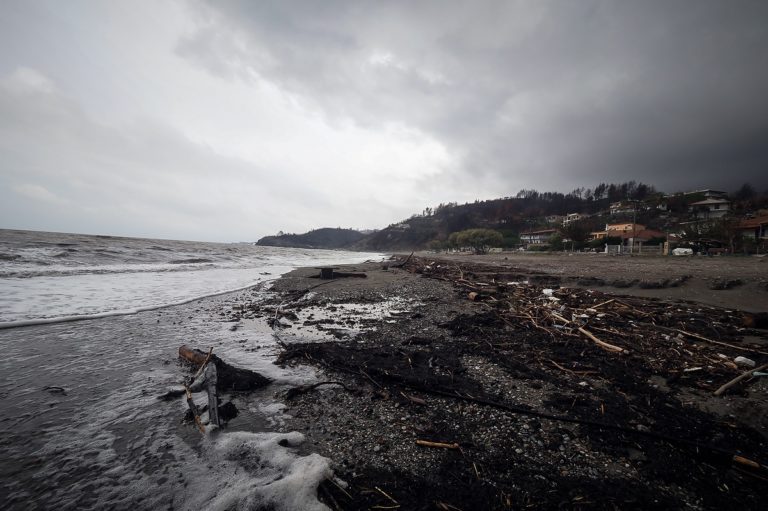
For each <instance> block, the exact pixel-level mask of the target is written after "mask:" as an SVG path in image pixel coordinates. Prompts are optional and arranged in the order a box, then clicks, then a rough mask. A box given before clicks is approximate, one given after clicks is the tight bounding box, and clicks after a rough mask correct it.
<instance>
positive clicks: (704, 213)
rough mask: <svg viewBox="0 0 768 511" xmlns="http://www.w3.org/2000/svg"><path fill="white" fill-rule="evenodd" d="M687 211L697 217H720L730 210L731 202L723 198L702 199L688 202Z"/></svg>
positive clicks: (706, 218)
mask: <svg viewBox="0 0 768 511" xmlns="http://www.w3.org/2000/svg"><path fill="white" fill-rule="evenodd" d="M688 211H690V212H691V213H693V215H694V216H695V217H696V218H699V219H705V220H708V219H715V218H722V217H724V216H725V215H727V214H728V213H729V212H730V211H731V203H730V201H727V200H725V199H715V198H711V199H704V200H700V201H698V202H694V203H692V204H690V205H689V206H688Z"/></svg>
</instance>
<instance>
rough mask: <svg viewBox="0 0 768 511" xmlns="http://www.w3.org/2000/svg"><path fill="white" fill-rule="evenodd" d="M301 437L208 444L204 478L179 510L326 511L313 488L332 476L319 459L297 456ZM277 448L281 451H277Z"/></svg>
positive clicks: (232, 437) (255, 436) (253, 436)
mask: <svg viewBox="0 0 768 511" xmlns="http://www.w3.org/2000/svg"><path fill="white" fill-rule="evenodd" d="M303 442H304V435H302V434H301V433H298V432H295V431H294V432H291V433H246V432H234V433H223V434H221V435H219V436H217V437H215V438H213V439H212V440H211V443H210V445H209V448H208V449H207V454H208V456H209V458H208V460H206V461H207V462H208V463H214V468H213V470H211V471H210V472H209V478H208V479H206V480H204V481H199V484H196V485H195V486H194V488H191V489H190V491H189V495H187V497H186V499H185V502H184V506H183V507H184V508H185V509H211V510H221V511H227V510H232V509H237V510H244V511H245V510H257V509H271V508H274V509H276V510H285V511H292V510H297V509H301V510H305V511H327V510H328V507H327V506H325V505H324V504H322V503H321V502H320V501H318V500H317V487H318V485H319V484H320V483H321V482H322V481H323V480H325V479H328V478H330V477H332V476H333V471H332V470H331V468H330V461H329V460H328V459H327V458H324V457H322V456H320V455H319V454H310V455H308V456H300V455H299V454H297V453H296V452H295V451H294V449H293V448H294V447H296V446H298V445H300V444H301V443H303ZM281 443H282V444H283V445H281Z"/></svg>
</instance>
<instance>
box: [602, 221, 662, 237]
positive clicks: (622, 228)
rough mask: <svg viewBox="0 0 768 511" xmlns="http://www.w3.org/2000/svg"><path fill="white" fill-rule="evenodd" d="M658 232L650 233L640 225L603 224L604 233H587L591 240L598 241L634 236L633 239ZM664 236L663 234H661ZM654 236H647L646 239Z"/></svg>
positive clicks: (650, 231)
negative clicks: (641, 234) (643, 234)
mask: <svg viewBox="0 0 768 511" xmlns="http://www.w3.org/2000/svg"><path fill="white" fill-rule="evenodd" d="M659 232H660V231H652V230H649V229H647V228H646V227H645V226H644V225H642V224H633V223H628V224H605V230H604V231H597V232H591V233H589V236H590V238H589V239H591V240H599V239H603V238H622V239H631V238H632V237H633V235H634V237H635V238H640V233H646V234H647V233H654V234H655V233H659ZM661 236H664V233H663V232H662V233H661ZM652 237H654V236H649V237H648V239H650V238H652Z"/></svg>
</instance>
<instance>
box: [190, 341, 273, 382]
mask: <svg viewBox="0 0 768 511" xmlns="http://www.w3.org/2000/svg"><path fill="white" fill-rule="evenodd" d="M179 357H180V358H182V359H184V360H185V361H187V362H189V363H191V364H193V365H195V366H200V365H202V364H204V363H205V361H206V359H207V358H208V354H207V353H205V352H204V351H200V350H197V349H193V348H190V347H188V346H187V345H186V344H185V345H182V346H181V347H180V348H179ZM210 362H213V364H214V365H215V366H216V373H217V387H218V389H219V390H224V391H227V390H240V391H245V390H255V389H259V388H261V387H265V386H266V385H268V384H269V383H271V382H272V380H271V379H269V378H267V377H265V376H262V375H260V374H259V373H255V372H253V371H249V370H248V369H241V368H239V367H234V366H232V365H230V364H227V363H226V362H224V361H223V360H221V359H220V358H219V357H218V356H216V355H213V354H211V355H210Z"/></svg>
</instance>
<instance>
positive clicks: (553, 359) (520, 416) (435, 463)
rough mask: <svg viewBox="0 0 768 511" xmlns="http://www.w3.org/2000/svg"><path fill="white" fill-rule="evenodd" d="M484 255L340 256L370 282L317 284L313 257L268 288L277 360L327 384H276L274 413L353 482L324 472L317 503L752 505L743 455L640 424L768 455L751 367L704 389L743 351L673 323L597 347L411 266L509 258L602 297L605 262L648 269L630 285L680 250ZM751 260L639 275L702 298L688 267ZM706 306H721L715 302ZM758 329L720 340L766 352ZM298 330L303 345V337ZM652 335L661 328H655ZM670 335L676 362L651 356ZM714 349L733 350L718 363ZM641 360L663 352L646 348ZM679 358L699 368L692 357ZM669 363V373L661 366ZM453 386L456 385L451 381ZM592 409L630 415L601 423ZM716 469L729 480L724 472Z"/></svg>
mask: <svg viewBox="0 0 768 511" xmlns="http://www.w3.org/2000/svg"><path fill="white" fill-rule="evenodd" d="M485 257H486V256H481V257H477V258H471V260H470V261H467V260H459V259H458V258H442V257H439V256H435V255H433V254H428V259H429V260H428V261H426V260H423V259H418V260H416V261H418V262H417V264H416V265H417V266H420V267H418V268H417V267H411V268H410V270H411V271H408V270H407V269H397V268H393V267H391V266H390V268H389V269H388V270H383V269H382V264H380V263H369V264H358V265H347V266H345V267H344V268H343V271H346V272H349V271H364V272H365V273H366V274H367V275H368V278H366V279H353V278H347V279H336V280H329V281H320V280H316V279H311V278H310V277H312V276H314V275H316V273H317V270H315V269H310V268H303V269H299V270H295V271H293V272H290V273H288V274H286V275H285V276H283V277H282V278H281V279H279V280H278V281H276V282H275V284H274V285H273V287H272V289H271V292H272V293H273V298H272V299H271V305H272V306H277V305H279V304H282V310H283V313H284V314H283V313H279V314H277V315H276V317H277V319H278V321H279V323H280V324H282V325H283V326H284V328H281V329H280V332H281V334H280V335H281V336H283V334H282V332H290V334H289V335H287V338H286V339H285V345H284V349H283V352H282V354H281V355H280V356H279V362H281V363H283V364H285V365H309V366H311V367H315V368H317V369H321V370H322V371H324V372H325V375H326V376H325V377H321V378H322V379H323V380H324V381H328V382H329V383H328V384H326V385H322V386H319V387H316V388H312V389H309V390H305V391H303V392H302V393H299V395H297V396H295V397H293V398H292V399H290V400H288V399H286V400H285V403H286V406H287V409H286V413H287V414H288V415H289V416H290V417H289V418H288V419H287V421H286V423H285V426H284V427H285V430H286V431H291V430H296V431H299V432H301V433H303V434H305V435H306V436H307V442H308V444H309V445H308V446H307V448H308V449H311V450H313V451H315V452H318V453H319V454H321V455H323V456H326V457H328V458H330V459H331V460H332V461H333V463H332V468H333V469H334V471H335V473H336V475H337V476H338V477H339V478H340V479H342V480H343V481H345V482H346V483H347V484H348V486H347V487H346V489H345V490H341V489H339V488H338V487H337V486H336V485H334V484H331V483H324V484H323V485H321V487H320V491H319V497H320V499H321V500H322V501H323V502H324V503H325V504H326V505H328V506H329V507H330V508H331V509H358V508H368V507H371V506H377V505H378V506H387V505H388V506H395V505H397V506H400V507H401V508H402V509H412V508H426V509H429V508H433V509H434V508H437V509H471V508H473V507H475V508H477V507H478V506H479V507H480V508H489V509H507V508H510V507H514V508H518V507H525V506H534V507H539V508H554V507H559V506H561V505H566V506H567V507H573V508H597V509H603V508H613V507H614V506H619V507H641V508H667V509H668V508H683V507H691V506H693V507H700V508H705V509H716V508H718V507H720V508H721V507H722V506H723V505H726V503H727V504H728V505H734V503H736V502H738V505H740V506H741V507H743V508H745V509H757V508H759V507H760V499H759V495H760V491H758V488H761V486H760V485H761V484H763V485H764V483H762V482H755V480H754V478H750V477H748V476H744V475H742V474H741V473H740V472H739V471H738V467H736V468H734V467H732V466H730V465H727V464H726V466H722V465H720V464H715V465H711V464H710V463H704V465H702V461H701V460H700V459H699V458H697V457H696V456H692V455H691V453H690V452H688V450H686V448H685V446H682V445H677V446H671V445H669V444H668V443H664V442H660V441H658V439H657V440H656V441H654V440H653V439H649V436H652V435H653V434H660V435H666V436H668V437H679V438H680V439H686V438H687V439H689V440H691V441H693V442H700V443H702V448H703V449H704V448H705V447H713V448H715V450H714V451H713V452H715V451H717V450H718V449H720V450H721V451H726V452H729V453H730V452H734V453H740V455H743V456H745V457H748V458H749V457H750V456H751V457H752V458H757V459H760V460H762V461H763V462H764V461H765V460H766V459H768V447H767V446H766V431H768V413H766V412H765V410H764V404H761V403H764V400H765V396H766V395H768V385H766V382H765V380H766V379H765V378H758V379H757V381H756V382H753V383H752V384H751V385H750V386H748V387H745V388H742V389H739V391H738V393H736V394H730V395H726V396H725V397H721V398H713V397H712V395H711V391H712V388H713V386H714V387H716V386H718V385H719V384H721V383H724V382H725V381H727V380H729V379H730V378H731V376H735V375H736V374H738V373H739V372H740V371H742V370H743V369H742V368H736V367H735V366H733V367H731V366H730V365H727V364H726V363H725V362H730V361H731V360H732V359H733V358H734V357H735V356H736V355H741V354H743V353H742V352H740V351H737V350H733V349H730V348H725V347H723V346H715V347H713V346H710V345H707V343H703V342H689V341H690V339H683V340H681V339H677V338H672V341H673V342H674V345H673V346H672V347H667V346H656V345H654V344H648V346H647V347H646V349H647V350H650V351H647V352H645V354H643V353H644V352H643V351H642V350H641V349H640V348H632V349H631V350H630V352H629V353H630V354H629V355H616V354H611V353H605V352H604V351H602V350H600V349H599V348H596V347H595V346H594V345H591V344H588V343H585V342H586V341H585V340H583V339H568V338H564V341H563V342H561V341H560V340H554V341H551V340H549V339H548V336H547V335H539V334H540V333H541V332H537V331H536V330H535V329H531V328H528V327H526V326H525V325H522V324H513V325H512V326H510V325H505V324H503V323H500V322H499V321H497V320H496V319H495V318H494V316H493V314H491V312H492V310H491V309H489V306H488V304H487V303H484V302H482V301H480V302H476V301H471V300H468V299H467V293H466V289H464V288H461V287H460V286H459V287H457V286H456V283H455V282H451V281H450V279H446V278H445V277H440V276H439V275H437V276H438V277H439V278H435V276H436V275H432V276H431V278H427V277H425V276H423V275H418V274H416V273H412V272H413V271H420V272H421V273H422V274H423V273H424V271H425V270H424V268H425V267H426V266H429V264H428V263H429V262H432V264H433V265H434V266H437V267H440V266H442V267H444V268H445V267H454V266H460V267H462V268H464V271H466V272H474V273H475V274H477V273H478V272H479V273H483V272H485V273H486V274H488V273H493V272H496V273H504V279H507V277H511V276H513V274H514V275H521V276H527V277H528V278H527V279H526V280H529V279H530V280H529V284H528V285H527V286H526V287H527V288H531V289H535V290H536V292H537V293H538V292H540V291H541V290H542V289H544V288H545V287H546V286H551V287H553V288H555V289H556V290H557V288H558V287H559V286H560V285H562V286H566V285H567V284H569V283H570V282H574V283H575V284H576V285H575V286H573V287H570V288H566V287H564V288H563V289H561V290H560V291H557V292H558V293H561V294H560V295H558V296H562V299H563V300H566V299H574V300H575V299H576V298H573V297H571V295H573V296H574V297H578V298H579V299H584V297H585V296H588V297H590V299H592V297H594V299H595V300H597V299H598V297H599V298H601V299H602V298H605V300H611V297H612V296H614V295H613V294H611V295H604V294H603V293H602V291H604V290H606V289H607V286H600V287H593V288H592V289H589V288H588V286H583V285H578V283H577V282H578V280H579V279H583V278H585V277H587V276H589V273H590V272H592V271H596V270H597V269H601V270H602V271H603V272H604V274H606V275H611V272H617V271H619V270H621V272H620V273H621V275H622V278H627V279H630V278H633V279H634V278H635V277H634V275H637V276H642V277H644V278H642V279H640V278H637V280H638V282H640V281H643V280H645V281H650V280H651V279H658V280H659V281H661V280H663V279H671V278H673V277H676V276H679V275H678V274H677V273H676V271H675V270H679V269H680V268H681V267H682V268H686V266H685V265H680V264H678V263H677V262H674V263H672V264H670V265H667V267H665V268H657V269H656V270H655V271H648V268H649V267H651V266H653V264H654V263H655V264H656V265H658V261H655V262H651V264H649V263H648V262H636V261H633V262H632V266H633V267H634V268H635V269H634V270H633V271H634V272H635V273H632V272H628V271H627V266H628V265H626V264H625V263H624V262H620V263H613V262H611V261H608V263H609V264H607V265H606V264H605V262H604V261H600V264H599V265H597V266H600V267H601V268H595V267H590V266H589V265H586V266H585V265H582V264H580V263H579V264H578V265H576V266H577V268H576V269H577V270H578V271H573V272H571V273H572V274H571V275H568V273H569V272H568V270H569V269H568V268H567V267H565V268H564V267H563V265H562V260H561V259H560V258H555V259H538V258H537V259H536V260H535V261H533V263H531V262H530V261H527V260H520V259H517V258H516V257H509V259H507V260H504V259H501V258H498V259H494V258H489V259H487V260H483V259H485ZM502 257H503V256H502ZM566 257H567V256H566ZM570 259H571V260H573V258H570ZM634 259H639V258H634ZM441 261H442V262H441ZM566 261H567V259H566ZM726 262H728V261H726ZM488 263H490V264H488ZM617 264H619V266H617ZM760 264H762V263H760V262H757V263H755V264H754V267H744V268H738V267H737V268H735V269H733V268H731V269H730V270H728V271H725V272H714V274H712V275H707V273H706V272H707V271H711V270H710V269H708V268H706V267H703V266H706V265H697V266H696V267H695V268H693V270H694V271H692V272H690V273H691V274H692V275H691V277H689V278H687V279H684V280H683V282H681V283H680V285H678V286H677V287H675V288H663V287H660V288H655V289H654V288H649V289H641V288H639V287H636V288H635V289H632V290H633V291H642V292H647V293H649V294H652V293H657V294H663V293H666V292H668V291H669V289H674V290H681V291H685V292H686V293H683V294H684V295H687V297H688V299H689V300H690V299H691V295H693V298H697V297H698V298H701V296H698V295H696V293H690V291H691V289H692V287H693V286H694V285H697V281H699V283H707V282H709V281H710V280H713V279H716V278H730V277H732V276H733V275H734V274H736V275H737V278H738V277H741V278H745V277H746V276H747V275H749V272H750V271H757V270H759V269H760V268H762V266H759V265H760ZM713 267H717V268H719V267H718V266H717V265H714V266H713ZM573 268H574V267H572V268H571V269H573ZM687 268H688V269H689V270H690V269H691V265H688V267H687ZM670 269H671V270H672V271H671V270H670ZM739 272H741V273H739ZM476 276H477V275H476ZM486 277H487V275H486ZM531 277H533V278H531ZM553 277H558V279H553ZM441 279H442V280H441ZM547 279H552V280H547ZM475 280H477V279H475ZM318 284H319V285H318ZM753 284H754V286H753ZM761 285H762V282H760V281H757V282H746V283H745V284H742V286H739V287H737V289H735V290H733V289H732V290H727V291H713V290H709V289H707V291H712V292H718V293H727V294H724V295H723V296H726V297H729V296H735V295H736V293H739V292H743V291H744V290H745V289H749V290H750V291H749V292H750V293H757V294H758V296H759V293H762V292H763V291H761V289H762V288H761V287H760V286H761ZM310 287H312V289H311V291H310V294H309V295H306V294H305V291H306V290H308V289H309V288H310ZM601 287H602V288H604V289H600V288H601ZM699 287H700V286H699ZM705 287H707V288H708V286H705ZM753 287H754V289H753ZM732 291H735V293H732ZM619 292H620V293H622V295H630V294H636V293H632V292H630V293H627V292H626V290H625V289H619ZM702 293H703V291H702ZM297 298H300V299H299V300H297ZM657 298H658V296H657ZM661 298H663V296H662V297H661ZM703 298H704V301H706V299H707V297H706V296H704V297H703ZM393 299H397V300H400V302H399V309H397V310H389V312H385V313H384V314H383V315H381V316H380V317H379V318H368V319H366V318H365V317H364V315H362V316H361V315H360V314H359V311H358V310H357V309H356V308H355V306H362V305H369V306H370V307H371V308H373V309H375V308H376V307H380V308H381V307H384V306H383V305H381V304H386V303H389V301H391V300H393ZM753 299H754V296H753ZM605 300H603V301H605ZM628 300H630V299H629V298H626V299H624V301H625V302H626V301H628ZM631 300H633V301H632V302H631V304H632V306H633V307H636V308H637V310H641V309H642V307H644V306H645V304H646V303H650V304H652V305H653V306H654V307H659V306H660V305H659V304H662V306H664V304H666V302H664V301H663V300H662V301H659V299H650V300H649V299H646V298H632V299H631ZM737 302H738V300H736V301H734V300H730V302H729V303H730V304H731V305H730V307H731V308H737V307H733V304H734V303H737ZM269 303H270V299H268V300H267V304H266V305H267V306H269ZM701 303H702V301H701V300H700V301H698V302H680V303H678V302H675V304H676V307H677V308H679V309H681V310H682V309H683V308H685V307H688V308H689V309H690V310H691V311H695V310H699V309H701V310H704V311H705V312H702V314H704V315H706V314H708V313H707V312H706V311H709V310H710V308H707V307H703V306H701V305H700V304H701ZM752 303H753V305H755V304H756V303H757V304H759V303H760V302H754V301H753V302H752ZM762 303H765V302H762ZM349 304H353V305H355V306H351V305H349ZM384 308H386V307H384ZM737 309H738V308H737ZM757 309H759V306H757ZM711 310H712V311H716V312H717V313H718V314H722V318H723V321H729V319H728V317H729V316H728V314H726V313H725V312H724V311H721V310H719V309H711ZM718 311H719V312H718ZM755 311H756V312H763V311H760V310H755ZM710 314H715V313H714V312H712V313H710ZM714 317H715V316H713V318H714ZM753 333H754V332H753ZM756 333H758V334H761V333H762V337H760V336H754V335H753V336H751V337H748V338H746V339H742V340H731V339H726V340H728V341H731V342H734V343H740V342H747V341H750V342H753V341H754V342H759V343H764V344H756V345H748V346H763V349H765V348H764V347H765V346H766V345H768V337H766V335H765V331H756ZM618 334H620V335H617V336H614V337H615V338H616V339H619V340H620V341H621V342H622V345H624V346H630V347H631V344H632V342H635V341H633V340H632V335H634V334H626V333H621V332H618ZM600 335H601V336H606V335H607V334H604V333H601V334H600ZM621 335H624V336H627V335H629V337H626V338H622V337H621ZM577 337H578V336H577ZM307 338H308V339H311V341H312V342H310V343H302V342H301V341H302V340H303V339H307ZM654 342H658V343H661V342H665V341H664V340H663V337H660V338H659V340H658V341H656V340H655V339H654ZM643 343H646V341H643ZM667 344H668V342H667ZM669 349H672V350H673V351H674V352H678V353H680V360H679V361H675V360H663V357H662V355H664V354H667V355H666V356H667V357H668V356H669V355H668V354H671V353H672V352H669V351H668V350H669ZM754 349H758V348H754ZM691 350H692V351H691ZM635 352H636V353H635ZM686 352H691V353H692V355H691V356H688V355H687V354H686ZM721 352H722V353H721ZM719 355H723V356H724V357H726V358H727V361H726V360H725V359H720V361H721V362H722V363H718V362H717V361H718V359H719ZM644 357H645V358H648V357H662V359H660V360H659V361H654V362H653V363H650V362H648V361H647V360H645V359H644ZM752 358H756V359H758V360H757V363H758V364H760V363H764V362H765V361H766V359H768V357H766V356H763V355H760V354H752ZM689 361H690V363H691V364H692V363H694V362H696V363H699V362H701V361H703V362H704V363H705V364H710V365H705V366H703V367H700V368H696V367H693V366H690V367H688V364H689ZM730 363H732V362H730ZM553 364H554V365H553ZM678 366H679V369H680V370H679V374H678V373H677V372H676V371H672V369H673V368H674V367H678ZM654 367H656V370H654V369H653V368H654ZM683 369H691V371H684V370H683ZM667 370H669V372H666V373H665V372H664V371H667ZM675 375H677V376H675ZM330 382H334V383H330ZM441 389H449V390H450V392H442V391H441ZM441 392H442V393H441ZM457 392H458V393H459V394H461V395H462V396H463V397H461V398H459V397H458V396H456V395H451V393H454V394H456V393H457ZM468 396H471V397H472V398H474V400H473V399H469V397H468ZM489 403H490V404H489ZM499 405H502V406H499ZM504 406H506V407H507V408H506V409H505V408H504ZM511 409H515V410H517V411H516V412H513V411H510V410H511ZM553 416H554V417H570V418H575V419H577V420H578V421H581V422H578V421H577V422H576V423H568V422H566V421H563V420H560V419H555V420H553V419H551V417H553ZM548 417H549V418H548ZM590 421H591V423H592V425H590V424H589V423H590ZM594 424H598V425H597V426H596V425H594ZM599 424H606V425H608V424H612V425H620V426H621V427H622V428H624V430H620V431H611V430H610V428H608V427H607V426H605V427H600V426H599ZM726 425H729V426H726ZM633 430H634V431H635V433H633V432H632V431H633ZM637 431H639V432H640V433H637ZM635 436H637V438H634V437H635ZM416 440H422V441H426V442H433V443H434V444H426V443H424V442H422V443H421V444H417V443H416ZM681 441H682V440H681ZM704 444H707V445H704ZM709 444H712V445H709ZM428 445H433V446H432V447H430V446H428ZM705 450H706V449H705ZM718 452H719V451H718ZM721 454H722V453H721ZM702 466H704V467H706V468H705V469H703V470H702V468H701V467H702ZM696 471H698V472H696ZM725 482H727V485H726V486H727V487H728V488H729V490H727V491H726V490H723V489H722V488H723V487H722V486H720V487H718V484H722V483H725ZM736 488H738V490H737V489H736ZM764 488H765V487H764V486H762V489H763V490H764Z"/></svg>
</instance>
